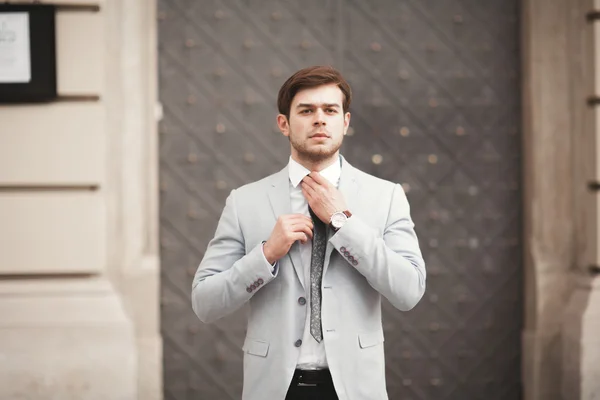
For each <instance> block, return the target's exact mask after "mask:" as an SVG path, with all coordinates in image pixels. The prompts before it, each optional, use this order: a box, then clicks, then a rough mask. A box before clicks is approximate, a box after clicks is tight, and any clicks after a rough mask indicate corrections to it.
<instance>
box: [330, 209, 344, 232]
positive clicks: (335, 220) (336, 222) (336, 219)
mask: <svg viewBox="0 0 600 400" xmlns="http://www.w3.org/2000/svg"><path fill="white" fill-rule="evenodd" d="M346 218H347V217H346V215H345V214H344V213H341V212H336V213H335V214H333V215H332V216H331V225H333V227H334V228H336V229H339V228H341V227H342V225H344V222H346Z"/></svg>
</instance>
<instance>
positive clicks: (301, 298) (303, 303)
mask: <svg viewBox="0 0 600 400" xmlns="http://www.w3.org/2000/svg"><path fill="white" fill-rule="evenodd" d="M298 304H300V305H301V306H303V305H305V304H306V299H305V298H304V297H299V298H298Z"/></svg>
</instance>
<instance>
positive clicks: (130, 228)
mask: <svg viewBox="0 0 600 400" xmlns="http://www.w3.org/2000/svg"><path fill="white" fill-rule="evenodd" d="M105 8H106V12H107V14H108V18H107V21H108V26H107V32H108V35H107V44H108V54H109V57H110V60H111V63H110V65H109V70H108V71H107V103H108V104H109V108H108V117H109V129H108V132H109V146H108V148H109V153H110V157H111V161H110V163H109V164H108V177H109V179H108V181H109V185H108V192H109V193H110V199H111V201H110V203H109V209H108V216H109V217H108V221H109V228H108V230H109V238H110V240H109V242H108V245H109V249H108V254H109V265H110V266H111V270H110V275H111V278H112V280H113V281H114V282H115V284H116V285H117V287H118V290H119V292H120V294H121V296H122V298H123V301H124V304H125V307H126V309H127V312H128V315H129V317H130V318H131V319H132V322H133V325H134V327H135V339H136V343H137V354H138V358H137V365H138V382H137V386H138V399H140V400H141V399H143V400H157V399H162V390H163V389H162V339H161V335H160V300H159V297H160V296H159V291H160V284H159V277H160V267H159V254H158V236H159V232H158V183H157V182H158V141H157V118H158V117H159V110H160V107H159V105H158V103H157V79H158V73H157V70H158V61H157V40H156V35H157V31H156V2H155V0H106V5H105Z"/></svg>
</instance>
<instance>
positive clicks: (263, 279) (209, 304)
mask: <svg viewBox="0 0 600 400" xmlns="http://www.w3.org/2000/svg"><path fill="white" fill-rule="evenodd" d="M235 196H236V191H235V190H233V191H232V192H231V194H230V195H229V197H228V198H227V201H226V203H225V208H224V209H223V213H222V214H221V218H220V219H219V224H218V225H217V230H216V233H215V236H214V238H213V239H212V240H211V241H210V242H209V244H208V247H207V249H206V252H205V254H204V258H203V259H202V261H201V263H200V266H199V267H198V270H197V271H196V274H195V276H194V280H193V283H192V308H193V310H194V312H195V313H196V315H197V316H198V318H199V319H200V320H201V321H202V322H213V321H215V320H217V319H219V318H222V317H224V316H226V315H228V314H230V313H232V312H234V311H236V310H237V309H239V308H240V307H242V306H243V305H244V304H245V303H246V302H247V301H248V300H250V298H251V297H252V296H253V295H254V294H256V292H257V291H258V290H260V288H262V287H263V286H264V285H266V284H267V283H269V282H270V281H271V280H273V279H275V277H276V275H277V270H278V269H277V268H275V271H273V266H272V265H271V264H269V262H268V261H267V260H266V259H265V256H264V253H263V251H262V243H259V244H258V245H257V246H255V247H254V248H253V249H252V250H250V251H249V252H248V253H247V254H246V246H245V241H244V235H243V233H242V230H241V228H240V224H239V220H238V210H237V208H236V204H235ZM265 239H266V238H265Z"/></svg>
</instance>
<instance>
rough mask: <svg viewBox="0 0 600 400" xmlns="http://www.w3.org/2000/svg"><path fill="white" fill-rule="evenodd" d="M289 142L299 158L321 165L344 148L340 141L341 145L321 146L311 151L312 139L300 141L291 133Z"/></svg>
mask: <svg viewBox="0 0 600 400" xmlns="http://www.w3.org/2000/svg"><path fill="white" fill-rule="evenodd" d="M289 140H290V144H291V145H292V148H293V149H294V150H295V151H296V153H297V154H298V157H300V158H301V159H302V160H306V161H309V162H311V163H320V162H323V161H326V160H329V159H331V158H332V157H333V156H335V154H336V153H337V152H338V151H339V149H340V147H342V141H341V140H340V142H339V143H334V144H333V146H332V147H325V146H319V147H316V148H312V149H310V148H309V146H308V141H309V140H310V139H308V138H306V140H304V141H303V140H298V139H297V138H295V136H294V134H293V133H292V132H290V135H289Z"/></svg>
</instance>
